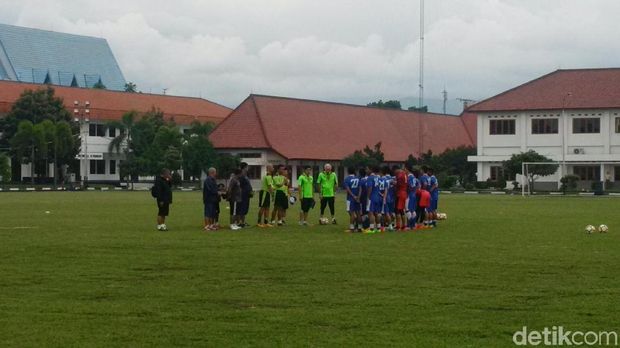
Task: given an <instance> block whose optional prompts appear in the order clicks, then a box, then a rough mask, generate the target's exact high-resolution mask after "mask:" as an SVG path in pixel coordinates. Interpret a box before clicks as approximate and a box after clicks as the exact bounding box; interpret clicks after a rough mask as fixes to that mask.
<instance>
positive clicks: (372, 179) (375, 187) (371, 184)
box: [366, 174, 383, 202]
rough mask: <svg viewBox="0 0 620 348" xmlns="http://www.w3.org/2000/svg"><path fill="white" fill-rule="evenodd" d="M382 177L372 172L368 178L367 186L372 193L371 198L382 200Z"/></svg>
mask: <svg viewBox="0 0 620 348" xmlns="http://www.w3.org/2000/svg"><path fill="white" fill-rule="evenodd" d="M380 179H381V178H380V177H378V176H376V175H374V174H371V175H369V176H368V180H367V181H366V187H367V188H368V193H370V200H371V201H375V202H379V201H382V200H383V198H382V197H381V188H380V185H379V184H380Z"/></svg>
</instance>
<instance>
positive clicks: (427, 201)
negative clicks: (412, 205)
mask: <svg viewBox="0 0 620 348" xmlns="http://www.w3.org/2000/svg"><path fill="white" fill-rule="evenodd" d="M418 192H420V199H419V200H418V207H420V208H428V207H429V206H430V205H431V193H430V192H428V191H426V190H418Z"/></svg>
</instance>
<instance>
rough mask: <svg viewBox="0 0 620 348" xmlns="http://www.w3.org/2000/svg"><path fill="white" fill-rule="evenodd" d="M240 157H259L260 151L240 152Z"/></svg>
mask: <svg viewBox="0 0 620 348" xmlns="http://www.w3.org/2000/svg"><path fill="white" fill-rule="evenodd" d="M239 157H240V158H261V153H260V152H250V153H240V154H239Z"/></svg>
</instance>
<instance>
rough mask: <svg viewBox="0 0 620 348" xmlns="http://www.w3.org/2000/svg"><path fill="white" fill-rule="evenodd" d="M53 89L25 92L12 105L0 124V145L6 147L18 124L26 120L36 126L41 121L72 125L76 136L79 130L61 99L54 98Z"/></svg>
mask: <svg viewBox="0 0 620 348" xmlns="http://www.w3.org/2000/svg"><path fill="white" fill-rule="evenodd" d="M54 93H55V92H54V89H53V88H51V87H46V88H42V89H38V90H34V91H33V90H25V91H24V92H23V93H22V94H21V96H20V97H19V98H18V99H17V100H16V101H15V103H13V106H12V107H11V111H10V112H9V113H8V114H7V116H6V118H4V119H3V120H2V121H3V122H2V124H1V128H0V132H1V133H2V138H0V141H3V143H0V146H1V145H5V146H6V145H8V143H9V141H10V139H11V138H13V136H14V135H15V133H16V132H17V127H18V125H19V123H20V122H21V121H23V120H28V121H30V122H32V124H37V123H39V122H41V121H43V120H52V121H54V122H58V121H66V122H68V123H69V124H71V125H72V129H73V132H74V133H75V134H77V133H78V132H79V128H78V126H77V124H76V123H75V122H73V118H72V117H71V114H70V113H69V112H68V111H67V109H66V108H65V106H64V104H63V100H62V99H61V98H57V97H55V96H54Z"/></svg>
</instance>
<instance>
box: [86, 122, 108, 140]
mask: <svg viewBox="0 0 620 348" xmlns="http://www.w3.org/2000/svg"><path fill="white" fill-rule="evenodd" d="M88 135H89V136H91V137H105V126H104V125H102V124H93V123H91V124H89V125H88Z"/></svg>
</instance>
